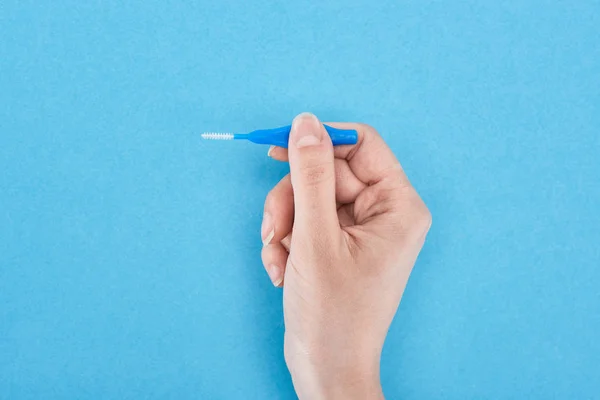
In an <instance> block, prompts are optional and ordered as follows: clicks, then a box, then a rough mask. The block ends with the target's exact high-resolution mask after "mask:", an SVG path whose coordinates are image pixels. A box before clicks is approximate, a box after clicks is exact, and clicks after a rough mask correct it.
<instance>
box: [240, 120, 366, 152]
mask: <svg viewBox="0 0 600 400" xmlns="http://www.w3.org/2000/svg"><path fill="white" fill-rule="evenodd" d="M324 126H325V130H327V133H329V137H331V141H332V142H333V145H334V146H340V145H344V144H356V142H357V141H358V133H357V132H356V130H354V129H337V128H333V127H331V126H328V125H324ZM291 129H292V126H291V125H288V126H282V127H281V128H274V129H259V130H256V131H252V132H250V133H236V134H235V135H234V136H233V138H234V139H247V140H250V141H251V142H254V143H258V144H270V145H275V146H279V147H285V148H287V147H288V140H289V136H290V130H291Z"/></svg>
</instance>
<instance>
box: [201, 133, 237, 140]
mask: <svg viewBox="0 0 600 400" xmlns="http://www.w3.org/2000/svg"><path fill="white" fill-rule="evenodd" d="M201 136H202V139H211V140H231V139H233V133H219V132H204V133H203V134H202V135H201Z"/></svg>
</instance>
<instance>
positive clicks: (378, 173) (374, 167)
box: [327, 122, 410, 185]
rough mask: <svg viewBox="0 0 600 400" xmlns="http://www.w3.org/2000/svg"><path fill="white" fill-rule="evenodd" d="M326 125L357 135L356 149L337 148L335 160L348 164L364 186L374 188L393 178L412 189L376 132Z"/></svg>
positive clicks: (361, 126) (359, 126) (361, 127)
mask: <svg viewBox="0 0 600 400" xmlns="http://www.w3.org/2000/svg"><path fill="white" fill-rule="evenodd" d="M327 124H328V125H331V126H333V127H335V128H340V129H354V130H356V132H357V133H358V142H357V143H356V144H355V145H352V146H347V145H346V146H336V147H335V157H336V158H343V159H345V160H347V161H348V165H349V166H350V169H351V170H352V172H353V173H354V174H355V175H356V177H357V178H358V179H360V180H361V181H362V182H364V183H365V184H367V185H373V184H375V183H377V182H380V181H381V180H383V179H384V178H386V177H388V176H390V175H391V176H393V177H394V178H397V180H398V182H399V183H400V184H402V185H410V182H409V181H408V178H407V177H406V175H405V174H404V171H403V170H402V166H401V165H400V162H398V159H397V158H396V156H395V155H394V153H393V152H392V150H391V149H390V148H389V147H388V145H387V144H386V143H385V142H384V140H383V138H382V137H381V136H380V135H379V133H377V131H376V130H375V129H373V128H372V127H370V126H368V125H365V124H357V123H347V122H334V123H327Z"/></svg>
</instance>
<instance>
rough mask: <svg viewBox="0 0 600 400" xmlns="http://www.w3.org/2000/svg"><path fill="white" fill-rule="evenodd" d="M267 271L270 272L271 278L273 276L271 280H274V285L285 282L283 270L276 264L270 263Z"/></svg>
mask: <svg viewBox="0 0 600 400" xmlns="http://www.w3.org/2000/svg"><path fill="white" fill-rule="evenodd" d="M267 273H268V274H269V278H271V282H273V286H279V285H281V282H283V271H282V270H281V268H279V267H278V266H277V265H275V264H270V265H269V268H267Z"/></svg>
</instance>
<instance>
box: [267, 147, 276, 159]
mask: <svg viewBox="0 0 600 400" xmlns="http://www.w3.org/2000/svg"><path fill="white" fill-rule="evenodd" d="M274 148H275V146H271V147H269V151H267V156H269V157H271V152H272V151H273V149H274Z"/></svg>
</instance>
